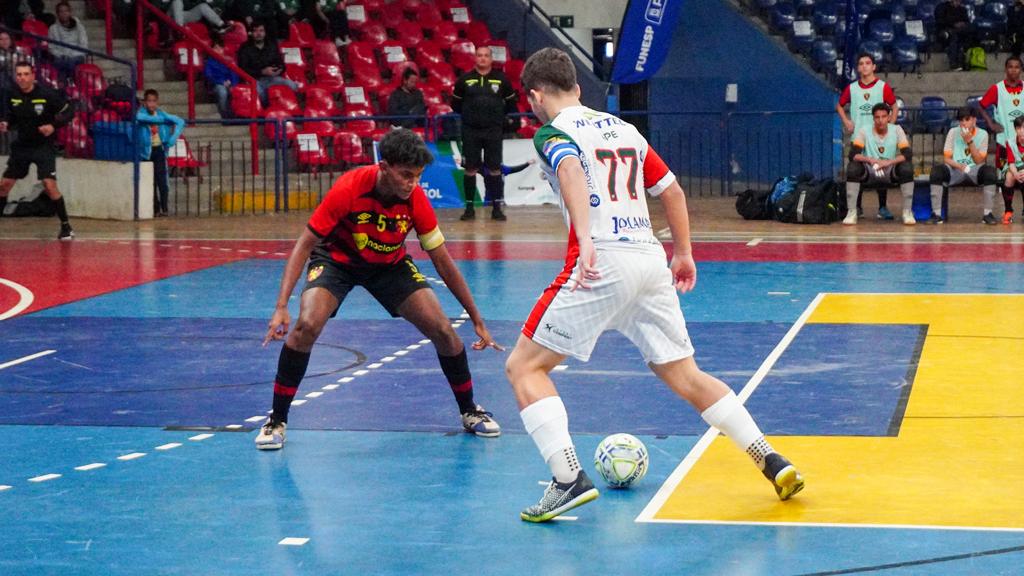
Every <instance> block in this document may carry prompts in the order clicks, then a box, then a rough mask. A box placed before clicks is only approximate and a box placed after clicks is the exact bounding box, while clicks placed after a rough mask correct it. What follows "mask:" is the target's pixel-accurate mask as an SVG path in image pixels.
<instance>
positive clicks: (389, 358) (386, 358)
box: [380, 356, 395, 362]
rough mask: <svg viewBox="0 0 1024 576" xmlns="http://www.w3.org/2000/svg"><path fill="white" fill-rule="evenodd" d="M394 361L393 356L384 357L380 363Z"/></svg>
mask: <svg viewBox="0 0 1024 576" xmlns="http://www.w3.org/2000/svg"><path fill="white" fill-rule="evenodd" d="M394 359H395V357H394V356H385V357H383V358H381V359H380V361H381V362H391V361H392V360H394Z"/></svg>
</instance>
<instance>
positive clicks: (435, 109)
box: [427, 104, 452, 118]
mask: <svg viewBox="0 0 1024 576" xmlns="http://www.w3.org/2000/svg"><path fill="white" fill-rule="evenodd" d="M451 113H452V107H451V106H449V105H447V104H431V105H430V106H428V107H427V116H429V117H430V118H433V117H434V116H440V115H442V114H451Z"/></svg>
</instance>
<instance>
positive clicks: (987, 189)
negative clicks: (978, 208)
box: [981, 184, 996, 214]
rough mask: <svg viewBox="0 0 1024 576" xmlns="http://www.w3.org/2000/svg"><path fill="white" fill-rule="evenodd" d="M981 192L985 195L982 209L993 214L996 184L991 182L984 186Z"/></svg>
mask: <svg viewBox="0 0 1024 576" xmlns="http://www.w3.org/2000/svg"><path fill="white" fill-rule="evenodd" d="M981 192H982V194H983V195H984V197H985V199H984V205H983V207H982V210H984V213H985V214H991V213H992V208H993V204H994V200H995V198H996V185H995V184H989V185H988V186H982V187H981Z"/></svg>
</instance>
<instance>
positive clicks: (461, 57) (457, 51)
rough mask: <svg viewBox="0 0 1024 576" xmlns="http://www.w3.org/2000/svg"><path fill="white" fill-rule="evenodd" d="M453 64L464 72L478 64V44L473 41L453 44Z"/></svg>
mask: <svg viewBox="0 0 1024 576" xmlns="http://www.w3.org/2000/svg"><path fill="white" fill-rule="evenodd" d="M451 54H452V57H451V59H450V62H451V65H452V66H454V67H455V69H456V70H462V71H463V72H465V71H468V70H472V69H473V67H474V66H476V45H475V44H473V43H472V42H468V41H464V42H456V43H454V44H452V46H451Z"/></svg>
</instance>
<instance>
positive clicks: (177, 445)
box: [154, 442, 181, 452]
mask: <svg viewBox="0 0 1024 576" xmlns="http://www.w3.org/2000/svg"><path fill="white" fill-rule="evenodd" d="M180 447H181V442H168V443H167V444H161V445H159V446H157V447H156V448H154V450H160V451H161V452H162V451H164V450H174V449H175V448H180Z"/></svg>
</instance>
